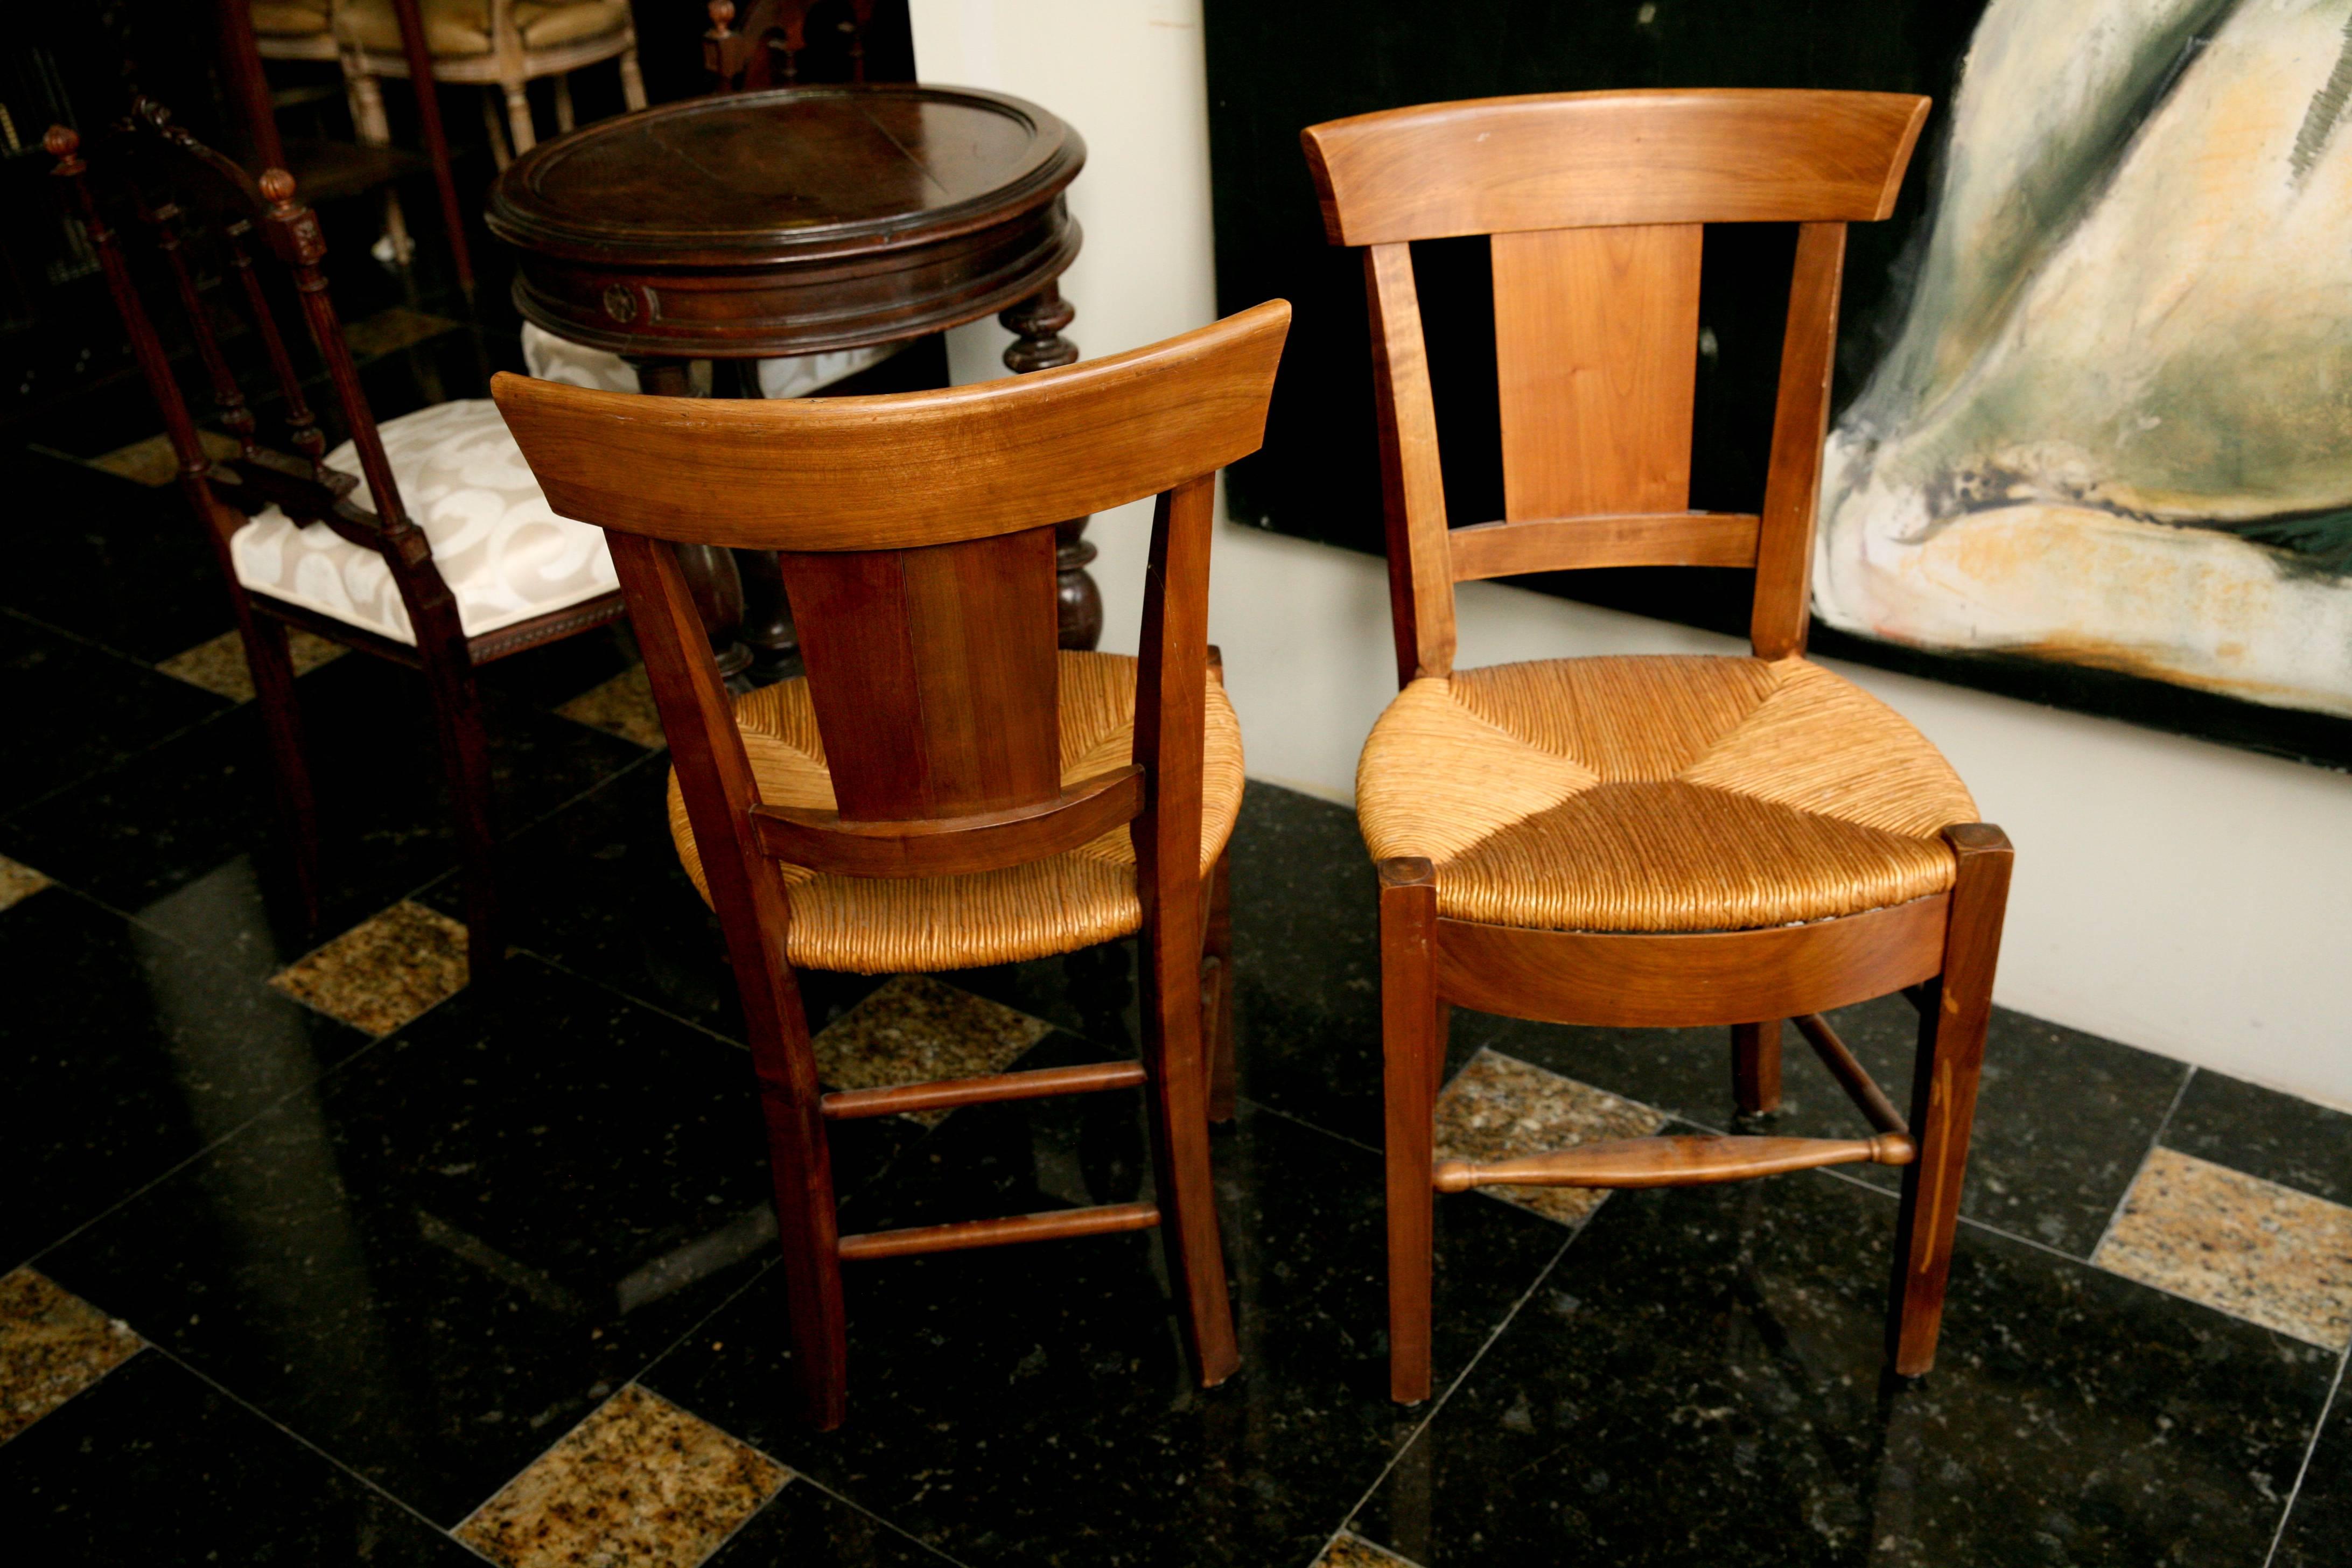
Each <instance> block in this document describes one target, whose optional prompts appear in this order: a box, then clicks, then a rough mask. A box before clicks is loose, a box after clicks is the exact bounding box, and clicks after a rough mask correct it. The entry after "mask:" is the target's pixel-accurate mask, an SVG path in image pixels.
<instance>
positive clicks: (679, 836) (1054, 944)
mask: <svg viewBox="0 0 2352 1568" xmlns="http://www.w3.org/2000/svg"><path fill="white" fill-rule="evenodd" d="M1060 659H1061V685H1062V694H1061V762H1062V782H1063V783H1064V784H1075V783H1076V782H1077V781H1079V780H1081V779H1087V778H1091V777H1093V776H1094V775H1096V774H1097V773H1105V772H1108V770H1110V769H1112V768H1115V767H1119V766H1122V765H1123V764H1125V763H1129V762H1130V761H1132V760H1133V756H1132V753H1133V752H1134V749H1135V675H1136V661H1135V660H1134V659H1132V658H1128V657H1127V656H1125V655H1124V654H1109V653H1073V652H1069V651H1067V650H1064V651H1063V652H1062V653H1061V655H1060ZM735 721H736V723H737V724H738V725H739V726H740V727H741V730H742V732H743V749H744V751H745V752H746V753H747V754H748V755H749V756H750V758H751V773H752V776H753V777H754V778H755V779H756V780H757V781H758V784H759V787H760V798H761V800H762V801H763V802H765V803H766V804H768V805H793V806H803V807H809V808H814V809H818V810H826V811H830V810H833V809H835V800H834V795H833V775H832V774H831V773H830V772H828V771H827V769H826V766H825V760H824V742H823V741H822V740H821V739H819V737H818V734H817V726H816V710H815V709H814V707H812V706H811V704H810V702H809V692H808V682H807V681H805V680H798V679H795V680H786V681H780V682H779V683H777V684H776V685H774V686H768V687H762V688H761V689H759V690H757V691H754V692H751V693H750V694H749V695H747V696H743V697H739V698H737V699H736V700H735ZM1202 753H1203V755H1202V780H1201V784H1202V790H1201V793H1202V810H1201V872H1202V876H1203V877H1205V876H1206V875H1207V874H1208V872H1209V869H1210V868H1212V867H1213V866H1214V865H1215V864H1216V860H1217V857H1218V856H1219V855H1220V854H1222V853H1223V850H1224V847H1225V841H1226V840H1227V839H1228V838H1230V837H1233V831H1234V817H1235V816H1238V815H1240V812H1241V806H1242V731H1241V724H1240V722H1239V721H1237V720H1235V719H1234V709H1233V704H1232V703H1231V702H1230V701H1228V700H1226V697H1225V691H1224V688H1223V686H1222V685H1220V684H1219V683H1218V681H1217V680H1216V679H1214V678H1213V677H1212V679H1210V681H1209V700H1208V711H1207V728H1206V733H1205V735H1204V737H1203V744H1202ZM669 830H670V837H672V838H673V839H674V840H675V841H676V842H677V854H678V858H679V859H680V860H681V861H683V862H684V863H685V866H686V874H687V875H688V877H690V878H692V879H694V886H695V889H696V890H697V891H698V892H700V893H701V894H702V897H703V901H704V902H706V903H708V902H709V899H710V889H709V887H708V886H707V885H705V883H704V881H703V878H702V858H701V856H700V855H699V854H698V853H697V852H696V849H695V846H694V829H693V826H691V825H690V824H689V823H688V821H687V816H686V802H685V799H684V797H683V796H682V795H680V794H679V792H678V787H677V773H675V772H672V773H671V774H670V780H669ZM783 870H784V881H785V884H786V887H787V889H789V896H790V898H791V900H792V923H791V925H790V926H789V928H788V929H787V930H786V931H785V934H784V951H785V956H786V957H787V958H788V959H790V960H791V962H792V963H794V964H797V965H800V966H802V967H803V968H808V969H834V970H847V971H851V972H853V973H861V974H884V973H899V972H901V971H908V970H913V971H923V970H934V969H960V968H965V967H969V966H972V965H976V964H986V963H1013V962H1016V961H1017V960H1020V959H1024V958H1039V957H1043V956H1045V955H1046V954H1048V953H1055V952H1068V951H1070V950H1071V949H1072V948H1076V947H1082V946H1085V945H1087V944H1088V943H1090V942H1108V941H1111V940H1112V939H1114V938H1117V937H1122V936H1128V935H1130V934H1132V933H1133V932H1134V931H1136V930H1138V929H1139V927H1140V926H1141V925H1142V923H1143V908H1142V904H1141V902H1140V901H1139V899H1138V897H1137V895H1136V887H1135V847H1134V844H1133V842H1132V841H1131V840H1130V839H1129V837H1128V830H1127V828H1126V827H1125V826H1119V827H1117V828H1114V829H1113V830H1112V831H1110V832H1108V833H1106V834H1104V835H1103V836H1102V837H1099V838H1097V839H1095V840H1093V841H1092V842H1090V843H1087V844H1083V845H1081V846H1079V847H1077V848H1076V849H1073V850H1071V851H1070V852H1069V853H1067V854H1066V855H1057V856H1055V857H1053V858H1051V859H1046V860H1038V861H1033V862H1031V863H1030V864H1028V865H1025V866H1013V867H1009V868H1005V869H1003V870H1001V871H984V872H981V873H979V874H978V875H975V876H969V877H910V878H865V877H824V876H818V875H817V874H816V873H814V872H813V871H810V870H807V869H806V868H802V867H798V866H790V865H788V866H786V867H784V868H783Z"/></svg>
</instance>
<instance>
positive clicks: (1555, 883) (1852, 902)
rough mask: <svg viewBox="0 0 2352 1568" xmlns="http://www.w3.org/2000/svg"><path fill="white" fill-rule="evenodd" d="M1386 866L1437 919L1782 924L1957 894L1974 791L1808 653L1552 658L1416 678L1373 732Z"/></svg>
mask: <svg viewBox="0 0 2352 1568" xmlns="http://www.w3.org/2000/svg"><path fill="white" fill-rule="evenodd" d="M1356 810H1357V815H1358V817H1359V818H1360V821H1361V823H1362V826H1363V832H1364V840H1365V842H1366V844H1367V845H1369V846H1370V849H1371V852H1372V855H1373V857H1374V858H1376V859H1386V858H1391V857H1394V856H1419V857H1425V858H1427V859H1429V860H1430V861H1431V863H1432V864H1433V866H1434V868H1435V870H1436V878H1437V910H1438V913H1439V914H1441V915H1444V916H1449V917H1451V918H1454V919H1457V920H1469V921H1485V922H1487V923H1490V924H1496V925H1511V926H1520V927H1527V928H1531V929H1537V930H1549V931H1734V930H1741V929H1745V928H1750V927H1757V926H1769V925H1786V924H1789V923H1791V922H1794V921H1814V920H1824V919H1828V918H1830V917H1832V916H1836V915H1849V914H1858V913H1860V912H1862V911H1863V910H1873V909H1881V908H1885V907H1886V906H1888V905H1891V904H1899V903H1905V902H1907V901H1908V900H1912V899H1916V898H1923V897H1926V896H1927V895H1928V894H1931V893H1939V892H1943V891H1945V890H1946V889H1949V888H1950V887H1951V886H1952V879H1953V874H1954V863H1953V859H1952V855H1951V851H1950V850H1949V849H1948V848H1947V847H1945V846H1944V844H1943V843H1942V842H1941V841H1940V840H1939V839H1938V838H1937V832H1938V830H1940V829H1941V828H1943V827H1945V826H1948V825H1949V824H1952V823H1958V822H1973V821H1975V820H1976V815H1977V812H1976V804H1975V802H1973V801H1972V800H1970V799H1969V792H1968V788H1967V786H1966V785H1964V784H1961V783H1960V781H1959V778H1958V775H1957V774H1955V773H1953V772H1952V769H1951V766H1950V764H1948V763H1946V762H1945V761H1944V759H1943V757H1942V756H1941V755H1940V754H1939V753H1938V752H1937V751H1936V749H1935V748H1934V747H1933V746H1931V745H1929V744H1928V743H1927V739H1926V738H1925V737H1924V736H1922V735H1921V734H1920V733H1919V732H1918V731H1916V730H1914V729H1913V728H1912V727H1911V726H1910V725H1909V724H1908V723H1906V721H1904V720H1903V719H1902V717H1901V716H1900V715H1898V714H1896V713H1895V711H1894V710H1892V709H1890V708H1888V707H1886V706H1885V704H1884V703H1882V702H1880V701H1878V700H1876V699H1875V698H1873V697H1871V696H1869V695H1868V694H1867V693H1865V692H1864V691H1862V690H1860V689H1857V688H1856V687H1854V686H1853V685H1852V684H1851V683H1850V682H1847V681H1844V680H1841V679H1838V677H1836V676H1834V675H1832V674H1831V673H1830V672H1829V671H1828V670H1825V669H1823V668H1821V667H1820V666H1818V665H1814V664H1810V663H1808V662H1806V661H1805V660H1804V659H1801V658H1789V659H1780V660H1777V661H1772V662H1767V661H1765V660H1763V659H1757V658H1696V657H1687V656H1685V657H1645V658H1579V659H1554V660H1547V661H1542V662H1538V663H1529V664H1510V665H1497V666H1493V667H1490V668H1484V669H1469V670H1458V671H1456V672H1455V673H1454V675H1453V676H1452V677H1451V678H1450V679H1447V678H1424V679H1420V680H1416V681H1414V682H1413V683H1412V685H1410V686H1408V687H1406V688H1405V689H1404V690H1403V691H1402V692H1401V693H1399V694H1398V696H1397V699H1396V700H1395V701H1393V702H1391V704H1390V705H1389V708H1388V710H1387V711H1386V712H1385V713H1383V714H1382V715H1381V719H1380V721H1379V723H1377V724H1375V725H1374V726H1373V728H1372V733H1371V737H1370V740H1369V741H1368V742H1366V743H1365V746H1364V752H1363V757H1362V760H1361V761H1360V763H1358V765H1357V771H1356Z"/></svg>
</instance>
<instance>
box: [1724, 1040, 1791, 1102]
mask: <svg viewBox="0 0 2352 1568" xmlns="http://www.w3.org/2000/svg"><path fill="white" fill-rule="evenodd" d="M1731 1089H1732V1095H1733V1098H1734V1099H1736V1100H1738V1104H1739V1113H1740V1114H1741V1115H1742V1116H1762V1115H1764V1114H1765V1113H1766V1112H1768V1111H1773V1110H1780V1019H1778V1018H1774V1019H1772V1020H1770V1021H1769V1022H1768V1023H1762V1024H1734V1025H1732V1026H1731Z"/></svg>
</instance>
